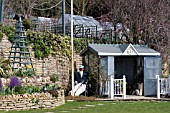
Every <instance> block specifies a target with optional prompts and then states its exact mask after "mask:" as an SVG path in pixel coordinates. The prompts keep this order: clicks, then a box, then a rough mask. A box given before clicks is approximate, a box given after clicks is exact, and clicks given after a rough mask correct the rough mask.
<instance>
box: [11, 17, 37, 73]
mask: <svg viewBox="0 0 170 113" xmlns="http://www.w3.org/2000/svg"><path fill="white" fill-rule="evenodd" d="M8 58H9V60H10V62H11V67H12V70H13V71H14V70H16V69H18V68H22V69H24V70H28V69H30V68H31V69H33V71H34V68H33V62H32V59H31V55H30V52H29V47H28V42H27V41H26V36H25V31H24V26H23V24H22V20H21V17H19V20H18V21H17V25H16V32H15V35H14V41H13V43H12V46H11V49H10V51H9V57H8Z"/></svg>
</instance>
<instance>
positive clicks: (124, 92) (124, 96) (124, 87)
mask: <svg viewBox="0 0 170 113" xmlns="http://www.w3.org/2000/svg"><path fill="white" fill-rule="evenodd" d="M123 99H126V77H125V75H123Z"/></svg>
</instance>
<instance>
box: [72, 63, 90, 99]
mask: <svg viewBox="0 0 170 113" xmlns="http://www.w3.org/2000/svg"><path fill="white" fill-rule="evenodd" d="M88 76H89V74H88V73H87V72H84V66H83V65H81V66H80V68H79V71H78V72H75V73H74V80H75V82H74V83H75V86H74V91H73V92H74V95H75V96H79V95H80V94H81V93H83V92H85V91H86V87H87V82H88Z"/></svg>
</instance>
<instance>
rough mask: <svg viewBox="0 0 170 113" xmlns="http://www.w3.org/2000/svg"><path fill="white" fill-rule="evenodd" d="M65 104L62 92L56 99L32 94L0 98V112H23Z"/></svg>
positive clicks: (45, 94)
mask: <svg viewBox="0 0 170 113" xmlns="http://www.w3.org/2000/svg"><path fill="white" fill-rule="evenodd" d="M64 103H65V99H64V91H63V90H61V91H59V96H58V97H53V96H52V95H51V94H50V93H33V94H18V95H6V96H0V110H25V109H38V108H54V107H56V106H60V105H63V104H64Z"/></svg>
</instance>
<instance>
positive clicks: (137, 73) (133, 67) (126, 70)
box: [114, 56, 144, 95]
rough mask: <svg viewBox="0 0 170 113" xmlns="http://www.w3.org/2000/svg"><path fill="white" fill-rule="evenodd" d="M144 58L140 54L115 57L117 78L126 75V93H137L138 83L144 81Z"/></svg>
mask: <svg viewBox="0 0 170 113" xmlns="http://www.w3.org/2000/svg"><path fill="white" fill-rule="evenodd" d="M143 63H144V58H143V57H139V56H119V57H115V77H114V78H115V79H122V78H123V75H125V76H126V82H127V84H126V94H127V95H135V94H136V89H138V88H139V87H138V83H144V65H143Z"/></svg>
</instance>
